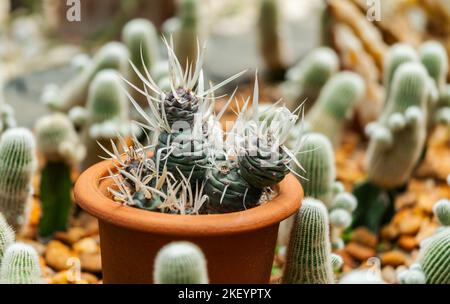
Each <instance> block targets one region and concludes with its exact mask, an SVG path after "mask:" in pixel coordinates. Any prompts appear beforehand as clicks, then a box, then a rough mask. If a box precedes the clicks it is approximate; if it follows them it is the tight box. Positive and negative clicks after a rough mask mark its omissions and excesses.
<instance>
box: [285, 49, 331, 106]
mask: <svg viewBox="0 0 450 304" xmlns="http://www.w3.org/2000/svg"><path fill="white" fill-rule="evenodd" d="M338 69H339V58H338V56H337V54H336V53H335V52H334V51H333V50H332V49H330V48H326V47H322V48H317V49H314V50H312V51H311V52H310V53H309V54H308V55H306V57H305V58H304V59H303V60H302V61H301V62H300V63H299V64H298V65H297V66H295V67H293V68H291V69H290V70H289V71H288V72H287V75H286V76H287V81H286V82H285V83H284V84H283V95H284V97H285V99H286V100H287V102H288V106H289V109H291V110H294V109H295V108H296V107H298V106H299V105H300V104H301V103H302V102H303V101H305V100H306V104H305V105H306V108H307V109H309V108H311V107H312V105H313V104H314V103H315V101H316V99H317V97H319V94H320V91H321V90H322V88H323V86H324V85H325V83H326V82H327V81H328V80H329V79H330V77H331V76H333V75H334V74H335V73H337V71H338Z"/></svg>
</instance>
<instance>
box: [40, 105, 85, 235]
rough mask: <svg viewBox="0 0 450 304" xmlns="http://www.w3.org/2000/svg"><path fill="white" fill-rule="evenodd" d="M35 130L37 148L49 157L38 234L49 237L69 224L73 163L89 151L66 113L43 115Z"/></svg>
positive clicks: (41, 190)
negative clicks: (81, 141)
mask: <svg viewBox="0 0 450 304" xmlns="http://www.w3.org/2000/svg"><path fill="white" fill-rule="evenodd" d="M35 131H36V139H37V146H38V149H39V151H40V153H41V154H42V156H43V157H44V159H45V161H46V162H45V166H44V168H43V169H42V173H41V183H40V187H41V189H40V193H41V205H42V215H41V219H40V221H39V235H40V236H42V237H48V236H50V235H51V234H52V233H53V232H55V231H63V230H65V229H66V228H67V223H68V220H69V213H70V209H71V206H72V199H71V191H72V180H71V166H72V165H77V164H78V163H79V162H80V161H81V160H82V158H83V157H84V156H85V152H86V151H85V148H84V147H83V146H82V145H81V144H80V141H79V138H78V135H77V134H76V132H75V129H74V127H73V125H72V123H71V121H70V120H69V118H68V117H67V116H66V115H64V114H61V113H57V114H52V115H48V116H44V117H42V118H41V119H39V120H38V122H37V123H36V126H35Z"/></svg>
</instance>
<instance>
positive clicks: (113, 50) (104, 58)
mask: <svg viewBox="0 0 450 304" xmlns="http://www.w3.org/2000/svg"><path fill="white" fill-rule="evenodd" d="M128 60H129V52H128V50H127V48H126V47H125V46H124V45H123V44H121V43H119V42H110V43H108V44H106V45H105V46H103V47H102V48H101V49H100V50H99V51H98V52H97V54H96V55H95V56H94V58H93V59H92V63H90V64H88V65H87V66H86V67H85V68H84V69H83V70H82V71H80V72H79V74H78V75H76V76H75V78H73V79H72V80H70V81H69V82H68V83H67V84H66V85H65V86H64V87H63V88H62V89H61V92H60V94H58V95H57V100H53V101H50V104H49V106H50V107H52V108H55V109H57V110H61V111H65V112H67V111H69V110H70V109H71V108H72V107H74V106H79V105H81V106H83V105H84V104H85V102H86V100H87V99H88V90H89V85H90V83H91V81H92V80H93V79H94V77H95V75H96V74H97V73H98V72H99V71H101V70H104V69H115V70H117V71H119V72H120V73H121V74H122V75H124V76H126V75H127V73H128Z"/></svg>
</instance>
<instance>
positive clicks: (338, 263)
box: [331, 253, 344, 272]
mask: <svg viewBox="0 0 450 304" xmlns="http://www.w3.org/2000/svg"><path fill="white" fill-rule="evenodd" d="M331 265H332V266H333V271H334V272H339V271H340V270H341V268H342V266H343V265H344V260H343V259H342V257H341V256H340V255H337V254H335V253H332V254H331Z"/></svg>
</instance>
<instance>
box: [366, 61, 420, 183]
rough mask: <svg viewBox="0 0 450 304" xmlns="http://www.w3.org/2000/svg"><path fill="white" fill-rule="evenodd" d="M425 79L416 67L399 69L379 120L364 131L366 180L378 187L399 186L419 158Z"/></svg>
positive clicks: (409, 65) (408, 64)
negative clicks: (365, 138)
mask: <svg viewBox="0 0 450 304" xmlns="http://www.w3.org/2000/svg"><path fill="white" fill-rule="evenodd" d="M427 77H428V76H427V74H426V71H425V69H424V68H423V67H422V66H421V65H420V64H419V63H405V64H403V65H402V66H400V68H399V69H398V70H397V72H396V73H395V75H394V79H393V83H392V93H391V96H390V100H389V101H388V104H387V105H386V107H385V108H384V110H383V112H382V114H381V116H380V118H379V120H378V121H377V122H376V123H373V124H371V125H369V126H368V128H367V133H368V135H369V137H370V143H369V148H368V152H367V155H366V164H367V167H368V176H369V180H370V181H371V182H372V183H374V184H376V185H377V186H379V187H382V188H387V189H390V188H395V187H398V186H401V185H402V184H403V183H405V182H406V181H407V179H408V178H409V176H410V175H411V172H412V170H413V168H414V166H415V164H416V162H417V161H418V159H419V157H420V154H421V151H422V148H423V146H424V143H425V136H426V115H425V113H426V102H427V90H428V85H427ZM386 172H389V174H386Z"/></svg>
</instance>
